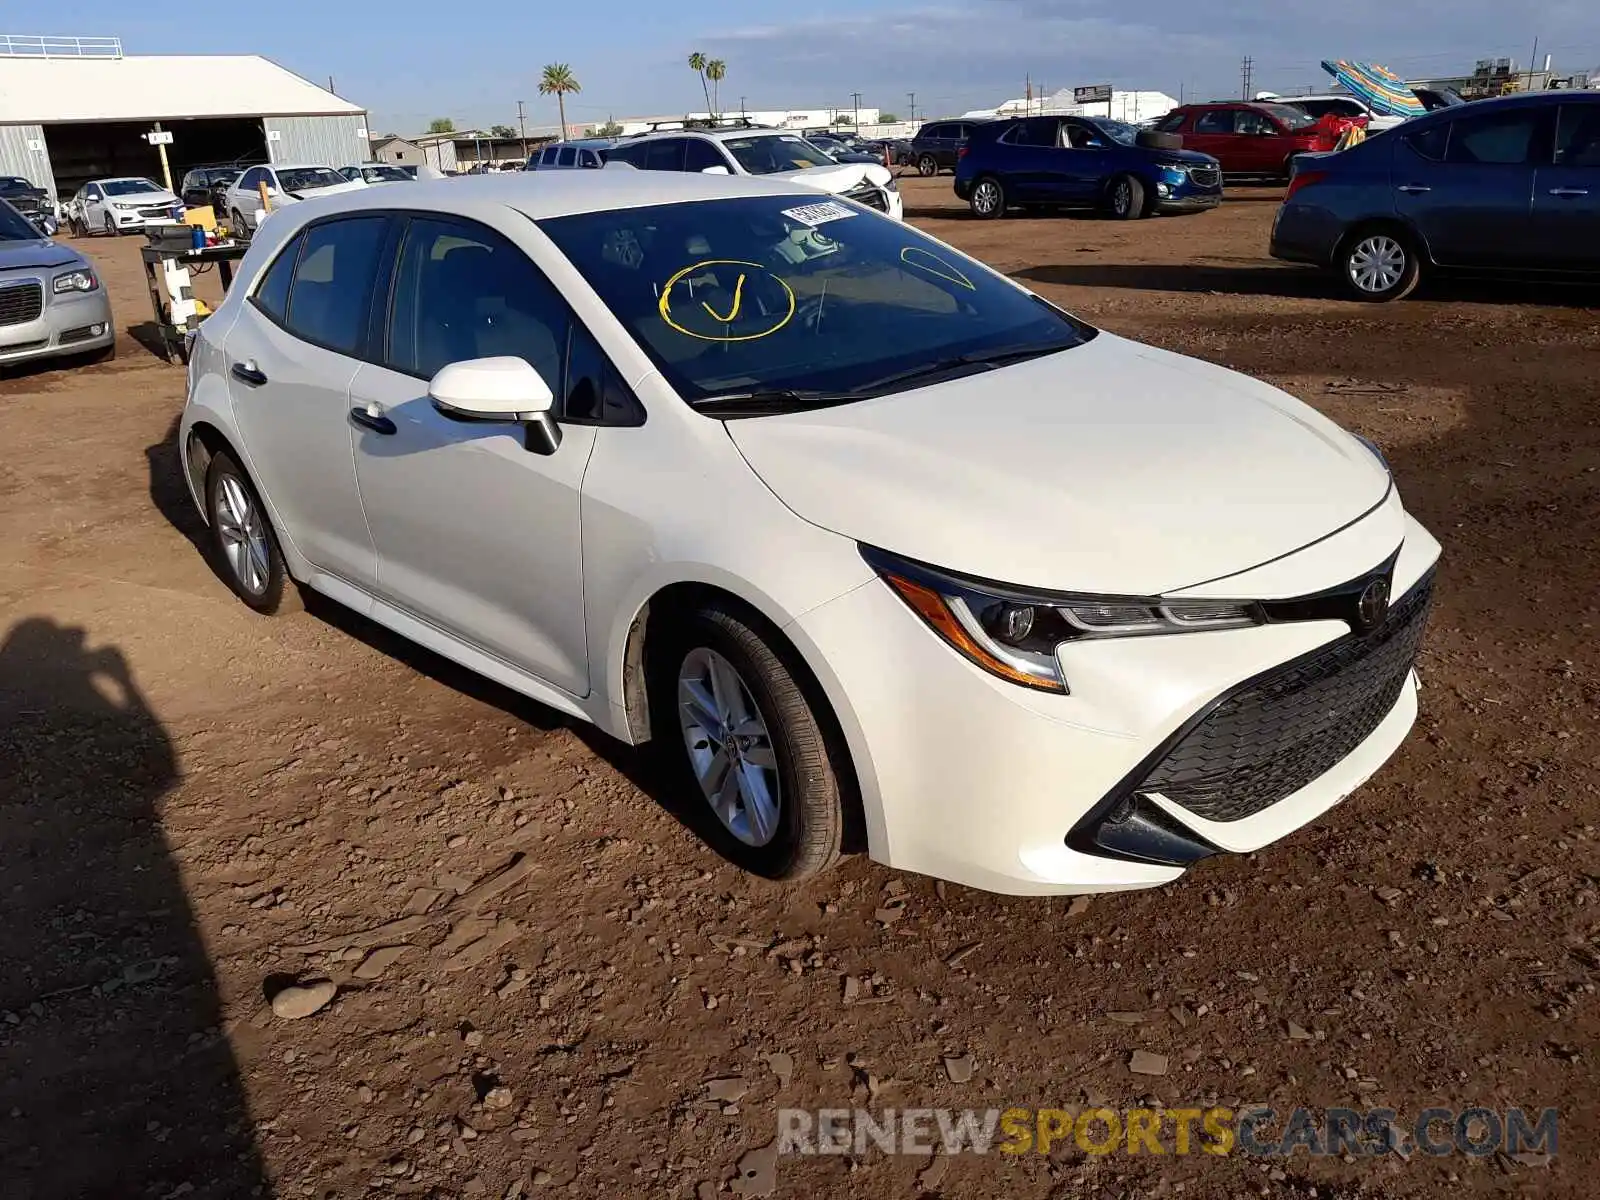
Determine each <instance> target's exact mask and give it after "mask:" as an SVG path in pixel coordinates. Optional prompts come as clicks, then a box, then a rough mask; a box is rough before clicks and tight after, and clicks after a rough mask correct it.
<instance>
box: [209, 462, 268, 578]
mask: <svg viewBox="0 0 1600 1200" xmlns="http://www.w3.org/2000/svg"><path fill="white" fill-rule="evenodd" d="M214 515H215V517H216V521H217V533H218V535H219V536H220V538H221V540H222V556H223V558H225V559H226V560H227V562H228V570H230V571H231V572H233V577H234V579H236V580H238V582H239V586H240V587H242V588H244V590H245V591H247V592H249V593H250V594H251V595H252V596H259V595H261V593H263V592H265V591H266V590H267V580H268V578H269V577H270V575H271V571H270V569H269V566H268V564H269V563H270V561H271V559H270V558H269V556H268V551H267V525H266V522H265V521H263V520H262V519H261V514H260V513H259V512H257V511H256V506H255V505H254V504H252V503H251V502H250V493H249V492H247V491H245V489H244V485H243V484H242V483H240V482H239V481H238V480H237V479H235V478H234V477H233V476H232V475H224V476H223V477H222V478H221V479H220V480H219V481H218V483H217V498H216V502H215V514H214Z"/></svg>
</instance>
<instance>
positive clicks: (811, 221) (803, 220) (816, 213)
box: [783, 200, 861, 226]
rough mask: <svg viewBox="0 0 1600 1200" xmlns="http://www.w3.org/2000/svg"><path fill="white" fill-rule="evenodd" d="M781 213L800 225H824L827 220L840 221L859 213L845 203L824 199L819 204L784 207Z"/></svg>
mask: <svg viewBox="0 0 1600 1200" xmlns="http://www.w3.org/2000/svg"><path fill="white" fill-rule="evenodd" d="M783 215H784V216H786V217H788V218H789V219H790V220H791V221H799V222H800V224H802V225H811V226H817V225H826V224H827V223H828V222H829V221H842V220H843V219H844V218H845V217H856V216H860V215H861V214H860V213H858V212H856V210H855V209H853V208H851V207H850V206H849V205H847V204H840V203H839V202H838V201H837V200H824V201H823V202H822V203H820V204H802V205H801V206H800V207H799V208H786V209H784V210H783Z"/></svg>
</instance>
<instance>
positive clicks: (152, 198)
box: [106, 192, 178, 208]
mask: <svg viewBox="0 0 1600 1200" xmlns="http://www.w3.org/2000/svg"><path fill="white" fill-rule="evenodd" d="M106 202H107V203H109V204H132V205H136V206H137V207H139V208H145V207H147V206H151V205H156V204H176V203H177V202H178V198H177V197H176V196H174V195H173V194H172V193H171V192H134V193H132V194H131V195H128V196H107V197H106Z"/></svg>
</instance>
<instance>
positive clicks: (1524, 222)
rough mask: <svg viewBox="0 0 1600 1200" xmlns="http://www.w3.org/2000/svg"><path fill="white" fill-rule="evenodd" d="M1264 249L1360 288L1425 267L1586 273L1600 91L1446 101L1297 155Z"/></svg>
mask: <svg viewBox="0 0 1600 1200" xmlns="http://www.w3.org/2000/svg"><path fill="white" fill-rule="evenodd" d="M1271 248H1272V254H1273V257H1275V258H1281V259H1284V260H1286V261H1289V262H1301V263H1313V264H1315V265H1317V266H1320V267H1327V268H1331V269H1332V270H1334V271H1336V272H1337V273H1338V275H1339V278H1340V280H1341V282H1342V283H1343V285H1344V287H1345V289H1346V290H1347V291H1348V292H1349V294H1350V295H1352V296H1354V297H1355V298H1356V299H1359V300H1369V301H1383V300H1398V299H1400V298H1401V297H1403V296H1406V295H1408V294H1409V293H1410V292H1411V291H1412V289H1414V288H1415V287H1416V286H1417V282H1418V280H1419V279H1420V278H1421V277H1422V276H1423V275H1424V274H1428V273H1430V272H1432V271H1434V270H1440V271H1473V272H1487V273H1496V274H1517V275H1528V274H1535V275H1537V274H1561V275H1595V276H1600V92H1591V91H1578V90H1571V91H1554V92H1536V93H1528V94H1526V95H1521V96H1510V97H1503V98H1500V99H1496V100H1478V101H1474V102H1473V103H1471V104H1461V105H1452V106H1450V107H1447V108H1441V109H1438V110H1436V111H1433V112H1430V113H1427V114H1425V115H1423V116H1420V117H1413V118H1412V119H1411V120H1409V121H1406V122H1405V123H1404V124H1402V125H1400V126H1397V127H1396V128H1394V129H1391V130H1388V131H1386V132H1384V133H1381V134H1378V135H1376V136H1373V137H1369V138H1368V139H1367V140H1366V141H1364V142H1360V143H1358V144H1357V145H1355V146H1353V147H1351V148H1350V149H1348V150H1344V151H1341V152H1339V153H1337V154H1312V155H1306V156H1305V157H1304V158H1302V159H1299V160H1298V161H1297V162H1296V164H1295V170H1294V175H1293V177H1292V178H1291V179H1290V181H1289V190H1288V193H1287V195H1286V196H1285V198H1284V202H1283V206H1282V207H1281V208H1280V209H1279V210H1278V215H1277V218H1276V220H1275V221H1274V222H1273V226H1272V247H1271Z"/></svg>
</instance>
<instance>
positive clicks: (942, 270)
mask: <svg viewBox="0 0 1600 1200" xmlns="http://www.w3.org/2000/svg"><path fill="white" fill-rule="evenodd" d="M913 254H916V255H920V256H921V257H923V258H928V259H931V260H932V265H931V266H930V265H929V264H928V263H925V262H913V261H912V259H911V256H912V255H913ZM900 261H901V262H903V263H905V264H906V266H908V267H915V268H916V269H917V270H919V271H926V272H927V273H928V274H929V275H937V276H938V277H939V278H940V279H948V280H949V281H950V282H951V283H954V284H958V285H959V286H961V287H964V288H966V289H967V291H969V292H975V291H977V290H978V288H977V285H976V284H974V283H973V282H972V280H970V279H968V278H967V277H966V276H965V275H963V274H962V273H961V271H960V269H959V268H958V267H956V266H955V264H954V263H952V262H950V261H949V260H948V259H946V258H941V257H940V256H939V255H937V254H935V253H934V252H933V251H932V250H924V249H923V248H922V247H921V246H907V247H906V248H905V249H904V250H902V251H900Z"/></svg>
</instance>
